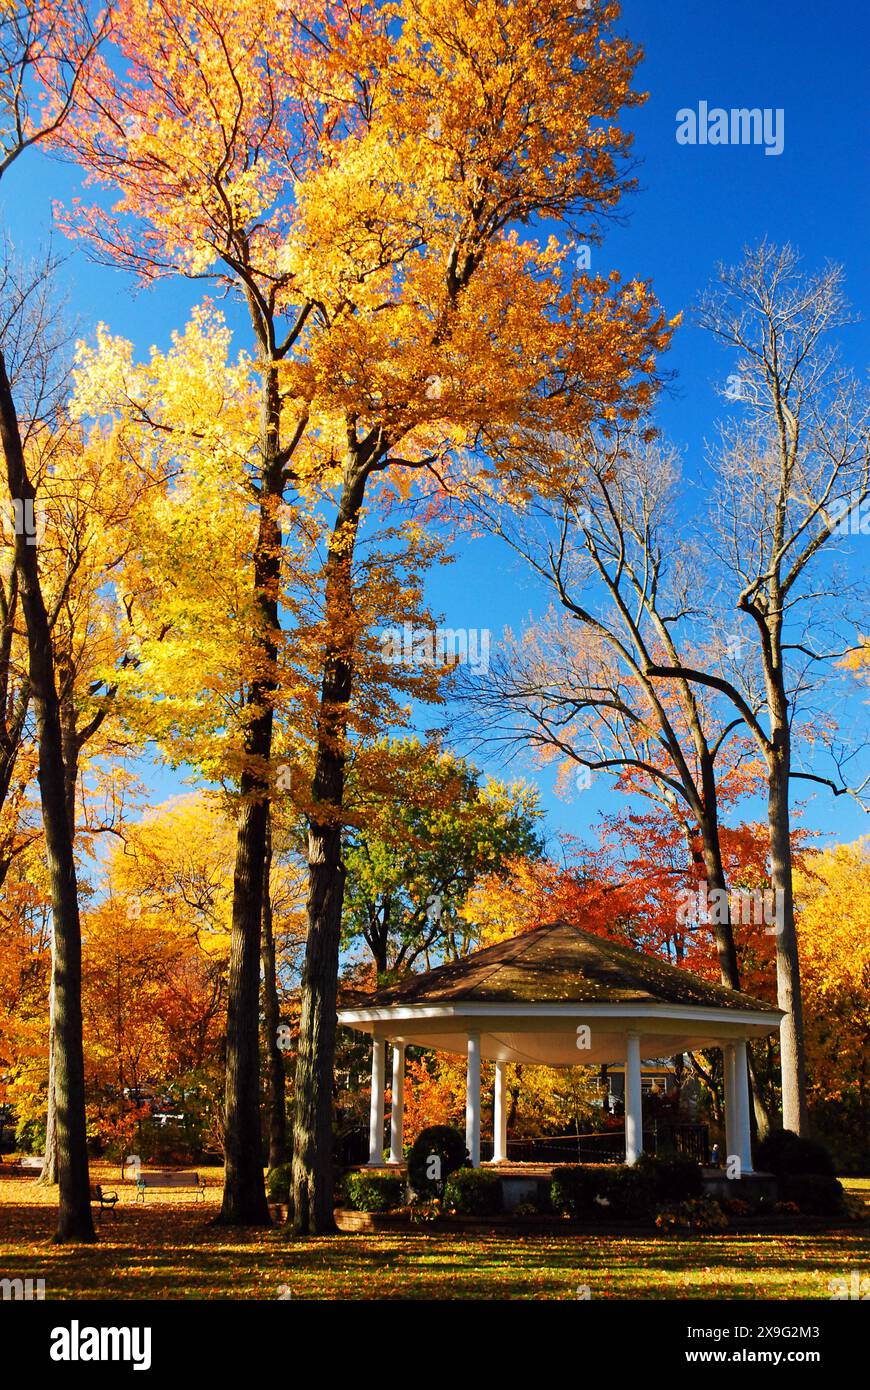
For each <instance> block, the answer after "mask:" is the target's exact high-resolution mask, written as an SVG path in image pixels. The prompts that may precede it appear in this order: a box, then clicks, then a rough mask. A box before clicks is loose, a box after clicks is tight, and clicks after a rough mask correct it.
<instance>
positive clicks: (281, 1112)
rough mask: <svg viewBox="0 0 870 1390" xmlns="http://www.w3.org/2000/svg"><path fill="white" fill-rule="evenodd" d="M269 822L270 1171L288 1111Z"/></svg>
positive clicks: (282, 1156)
mask: <svg viewBox="0 0 870 1390" xmlns="http://www.w3.org/2000/svg"><path fill="white" fill-rule="evenodd" d="M271 871H272V818H271V815H270V816H269V818H268V820H267V822H266V864H265V868H264V871H263V941H262V946H261V953H262V965H263V1017H264V1019H265V1024H266V1051H267V1055H268V1058H269V1171H270V1172H271V1170H272V1169H273V1168H278V1167H279V1166H280V1165H281V1164H282V1163H286V1162H287V1109H286V1100H285V1094H286V1080H287V1078H286V1074H285V1071H284V1054H283V1053H282V1051H281V1049H280V1047H279V1046H278V1027H279V1025H280V1022H281V1008H280V1003H279V1000H278V980H277V976H276V973H275V938H274V935H273V931H272V897H271V892H270V878H271Z"/></svg>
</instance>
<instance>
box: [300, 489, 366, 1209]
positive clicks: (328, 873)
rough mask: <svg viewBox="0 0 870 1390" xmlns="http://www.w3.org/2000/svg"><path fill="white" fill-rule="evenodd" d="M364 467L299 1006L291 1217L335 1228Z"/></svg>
mask: <svg viewBox="0 0 870 1390" xmlns="http://www.w3.org/2000/svg"><path fill="white" fill-rule="evenodd" d="M364 492H365V474H364V472H362V471H360V472H358V473H356V474H354V472H353V462H352V463H351V465H349V472H348V475H347V476H346V480H345V485H344V489H343V492H342V498H341V504H340V506H339V512H338V516H337V518H336V523H335V529H334V531H333V534H332V539H331V543H330V549H329V556H328V559H327V576H326V605H325V606H326V628H327V649H326V656H325V660H324V669H323V684H322V687H321V696H320V713H319V719H318V729H317V753H316V760H315V769H314V778H313V782H312V802H313V804H314V806H315V808H317V810H316V813H315V814H313V815H312V816H311V817H310V820H309V829H308V899H307V909H308V942H307V945H306V950H305V964H304V967H303V973H302V1014H301V1018H300V1025H299V1055H298V1058H297V1062H296V1114H295V1121H294V1125H293V1222H294V1227H295V1229H296V1231H297V1232H299V1233H304V1234H310V1235H320V1234H322V1233H324V1232H328V1231H332V1230H334V1229H335V1219H334V1217H333V1186H332V1131H333V1122H332V1109H333V1100H332V1092H333V1064H334V1059H335V1034H336V1017H335V1009H336V996H337V990H338V960H339V947H340V941H341V909H342V901H343V897H344V877H345V875H344V867H343V865H342V862H341V836H342V816H341V813H342V805H343V801H344V770H345V756H346V755H345V733H346V728H347V709H348V704H349V702H350V697H351V690H352V685H353V648H352V644H351V642H352V639H348V637H347V636H346V635H344V634H346V633H347V615H348V614H349V613H350V612H351V611H352V597H353V595H352V588H353V586H352V562H353V547H354V542H355V539H356V531H357V526H358V524H359V516H360V510H361V508H362V502H363V496H364Z"/></svg>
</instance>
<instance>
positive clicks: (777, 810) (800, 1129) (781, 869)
mask: <svg viewBox="0 0 870 1390" xmlns="http://www.w3.org/2000/svg"><path fill="white" fill-rule="evenodd" d="M788 739H789V733H788V725H787V722H786V721H785V720H782V721H780V720H777V721H776V723H775V725H774V729H773V752H772V755H771V758H770V762H769V776H768V804H767V820H768V830H769V835H770V866H771V875H770V877H771V883H772V884H773V891H774V903H775V907H776V989H777V1004H778V1005H779V1007H780V1008H781V1009H783V1010H784V1011H785V1018H784V1019H783V1020H782V1023H781V1024H780V1029H779V1052H780V1066H781V1069H782V1124H783V1128H784V1129H790V1130H792V1131H793V1132H794V1133H795V1134H801V1135H806V1133H807V1130H808V1120H807V1102H806V1063H805V1060H804V1028H803V1006H802V1003H801V982H800V964H799V961H798V946H797V931H796V929H795V919H794V895H793V889H792V863H791V824H790V815H789V796H788V792H789V785H788V784H789V772H790V754H789V747H788Z"/></svg>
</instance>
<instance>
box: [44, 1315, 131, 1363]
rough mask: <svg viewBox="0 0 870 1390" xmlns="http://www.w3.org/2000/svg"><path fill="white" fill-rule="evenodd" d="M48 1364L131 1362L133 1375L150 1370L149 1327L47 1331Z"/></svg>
mask: <svg viewBox="0 0 870 1390" xmlns="http://www.w3.org/2000/svg"><path fill="white" fill-rule="evenodd" d="M49 1356H50V1357H51V1359H52V1361H132V1363H133V1370H134V1371H147V1370H149V1369H150V1367H151V1328H150V1327H80V1326H79V1321H78V1318H73V1320H72V1322H71V1323H70V1325H69V1327H53V1328H52V1329H51V1346H50V1348H49Z"/></svg>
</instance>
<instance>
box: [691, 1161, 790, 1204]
mask: <svg viewBox="0 0 870 1390" xmlns="http://www.w3.org/2000/svg"><path fill="white" fill-rule="evenodd" d="M701 1180H702V1182H703V1184H704V1196H705V1197H715V1199H716V1201H717V1202H721V1201H727V1200H728V1199H729V1198H730V1197H742V1198H743V1200H744V1201H745V1202H757V1201H758V1199H759V1198H760V1197H765V1198H768V1199H769V1200H770V1201H772V1202H775V1201H776V1199H777V1197H778V1196H779V1191H778V1189H777V1185H776V1178H775V1177H774V1176H773V1174H772V1173H744V1175H743V1177H742V1178H728V1177H726V1176H725V1169H724V1168H704V1169H702V1171H701Z"/></svg>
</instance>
